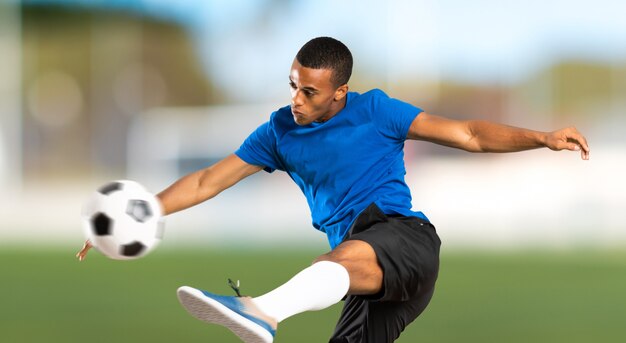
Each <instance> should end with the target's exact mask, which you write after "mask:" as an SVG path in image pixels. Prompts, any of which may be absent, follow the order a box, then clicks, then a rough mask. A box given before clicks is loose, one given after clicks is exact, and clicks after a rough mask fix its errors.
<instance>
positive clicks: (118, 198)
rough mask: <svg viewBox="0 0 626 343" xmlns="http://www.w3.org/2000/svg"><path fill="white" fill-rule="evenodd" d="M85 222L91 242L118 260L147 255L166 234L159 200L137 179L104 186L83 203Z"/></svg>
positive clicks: (85, 229) (99, 249)
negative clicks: (136, 180)
mask: <svg viewBox="0 0 626 343" xmlns="http://www.w3.org/2000/svg"><path fill="white" fill-rule="evenodd" d="M82 222H83V228H84V231H85V235H86V236H87V239H89V240H90V241H91V244H92V245H93V246H94V247H95V248H96V249H97V250H98V251H100V252H101V253H103V254H104V255H106V256H108V257H110V258H112V259H116V260H130V259H135V258H139V257H142V256H145V255H146V254H147V253H148V252H150V251H151V250H153V249H154V248H155V247H156V246H157V245H158V244H159V242H160V241H161V239H162V237H163V229H164V221H163V216H162V213H161V206H160V204H159V201H158V200H157V198H156V197H155V196H154V195H153V194H152V193H150V192H148V191H147V190H146V189H145V188H144V187H143V186H141V185H140V184H139V183H137V182H134V181H128V180H120V181H113V182H111V183H108V184H106V185H104V186H102V187H100V188H99V189H98V190H97V191H96V192H94V193H93V194H92V195H91V197H89V199H88V200H87V202H86V203H85V205H84V206H83V210H82Z"/></svg>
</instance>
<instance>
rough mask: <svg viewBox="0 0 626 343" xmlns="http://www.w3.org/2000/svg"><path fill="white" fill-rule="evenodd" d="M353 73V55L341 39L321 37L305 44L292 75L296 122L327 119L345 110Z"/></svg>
mask: <svg viewBox="0 0 626 343" xmlns="http://www.w3.org/2000/svg"><path fill="white" fill-rule="evenodd" d="M351 74H352V54H351V53H350V50H348V48H347V47H346V46H345V45H344V44H343V43H341V42H340V41H338V40H336V39H333V38H329V37H319V38H314V39H312V40H310V41H309V42H307V43H306V44H305V45H304V46H302V48H301V49H300V51H298V54H297V55H296V58H295V59H294V61H293V64H292V66H291V72H290V74H289V86H290V87H291V99H292V100H291V111H292V114H293V117H294V121H295V122H296V124H298V125H308V124H311V123H312V122H324V121H327V120H328V119H330V118H332V117H333V116H334V115H335V114H337V112H339V111H341V109H343V107H344V106H345V96H346V94H347V92H348V80H349V79H350V75H351Z"/></svg>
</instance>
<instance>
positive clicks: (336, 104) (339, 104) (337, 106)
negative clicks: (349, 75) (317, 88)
mask: <svg viewBox="0 0 626 343" xmlns="http://www.w3.org/2000/svg"><path fill="white" fill-rule="evenodd" d="M347 98H348V97H347V96H344V97H343V98H342V99H341V100H339V101H333V103H332V104H331V105H330V109H329V110H328V114H326V115H325V116H323V117H322V118H320V120H316V122H318V123H324V122H327V121H329V120H330V119H331V118H332V117H334V116H335V115H336V114H337V113H339V112H341V110H343V109H344V107H346V99H347Z"/></svg>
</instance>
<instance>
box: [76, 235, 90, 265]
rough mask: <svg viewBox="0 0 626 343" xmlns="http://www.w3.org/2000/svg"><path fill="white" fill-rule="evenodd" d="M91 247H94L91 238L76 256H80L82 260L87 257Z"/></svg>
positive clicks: (79, 258) (79, 259)
mask: <svg viewBox="0 0 626 343" xmlns="http://www.w3.org/2000/svg"><path fill="white" fill-rule="evenodd" d="M91 247H92V245H91V242H90V241H89V240H86V241H85V244H83V247H82V248H81V249H80V251H79V252H78V253H76V257H77V258H78V261H82V260H84V259H85V257H87V252H89V249H91Z"/></svg>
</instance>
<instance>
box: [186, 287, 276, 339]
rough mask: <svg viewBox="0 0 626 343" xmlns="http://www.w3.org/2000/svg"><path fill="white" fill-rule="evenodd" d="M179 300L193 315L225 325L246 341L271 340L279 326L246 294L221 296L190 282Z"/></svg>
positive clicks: (209, 321) (208, 321)
mask: <svg viewBox="0 0 626 343" xmlns="http://www.w3.org/2000/svg"><path fill="white" fill-rule="evenodd" d="M177 294H178V300H179V301H180V303H181V304H182V305H183V307H184V308H185V309H186V310H187V311H188V312H189V313H190V314H191V315H193V316H194V317H196V318H198V319H200V320H202V321H205V322H207V323H214V324H218V325H221V326H225V327H226V328H228V329H229V330H230V331H232V332H233V333H234V334H235V335H237V336H239V338H241V339H242V340H243V341H244V342H245V343H271V342H273V341H274V336H275V335H276V329H275V326H276V324H274V327H273V326H272V323H275V322H273V321H272V319H271V318H269V317H267V316H265V315H263V313H261V312H260V310H258V309H257V308H255V307H254V305H252V303H251V302H247V301H246V302H247V303H248V304H246V305H244V301H242V300H244V298H242V297H234V296H221V295H216V294H213V293H209V292H206V291H202V290H199V289H195V288H192V287H189V286H182V287H180V288H179V289H178V291H177Z"/></svg>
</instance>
